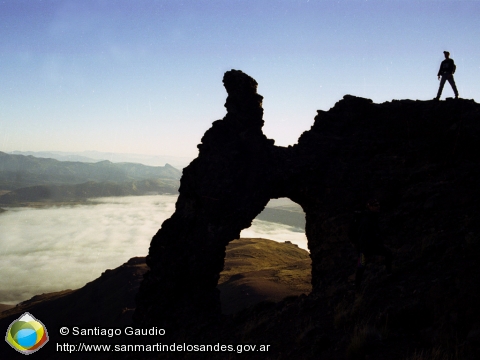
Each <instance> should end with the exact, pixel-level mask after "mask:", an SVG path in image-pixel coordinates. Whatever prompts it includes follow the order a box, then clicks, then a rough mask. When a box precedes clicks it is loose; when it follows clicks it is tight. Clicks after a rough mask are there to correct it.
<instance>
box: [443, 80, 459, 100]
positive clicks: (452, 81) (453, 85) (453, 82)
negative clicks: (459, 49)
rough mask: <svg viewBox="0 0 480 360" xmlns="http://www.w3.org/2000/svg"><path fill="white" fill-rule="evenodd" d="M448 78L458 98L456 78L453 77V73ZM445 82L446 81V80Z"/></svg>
mask: <svg viewBox="0 0 480 360" xmlns="http://www.w3.org/2000/svg"><path fill="white" fill-rule="evenodd" d="M447 80H448V82H449V83H450V85H451V86H452V89H453V92H454V94H455V97H457V98H458V90H457V85H455V80H454V79H453V75H450V76H449V77H447ZM444 83H445V82H444Z"/></svg>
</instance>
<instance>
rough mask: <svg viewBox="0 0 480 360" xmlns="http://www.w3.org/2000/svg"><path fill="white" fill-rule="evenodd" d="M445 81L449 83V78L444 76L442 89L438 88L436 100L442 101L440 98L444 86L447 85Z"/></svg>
mask: <svg viewBox="0 0 480 360" xmlns="http://www.w3.org/2000/svg"><path fill="white" fill-rule="evenodd" d="M445 81H447V77H446V76H445V75H442V78H441V79H440V87H439V88H438V93H437V97H436V99H437V100H438V99H440V96H441V95H442V91H443V86H444V85H445Z"/></svg>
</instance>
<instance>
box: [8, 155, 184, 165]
mask: <svg viewBox="0 0 480 360" xmlns="http://www.w3.org/2000/svg"><path fill="white" fill-rule="evenodd" d="M8 154H11V155H25V156H28V155H31V156H34V157H37V158H49V159H55V160H60V161H80V162H87V163H95V162H99V161H103V160H108V161H111V162H113V163H123V162H132V163H138V164H143V165H148V166H164V165H165V164H170V165H172V166H173V167H175V168H177V169H183V168H184V167H186V166H187V165H188V164H189V163H190V162H191V161H192V160H193V158H190V157H184V156H183V157H182V156H163V155H143V154H127V153H122V154H119V153H109V152H100V151H82V152H68V151H12V152H9V153H8Z"/></svg>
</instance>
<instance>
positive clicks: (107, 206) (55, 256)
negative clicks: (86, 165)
mask: <svg viewBox="0 0 480 360" xmlns="http://www.w3.org/2000/svg"><path fill="white" fill-rule="evenodd" d="M176 199H177V195H155V196H138V197H135V196H130V197H120V198H111V197H110V198H101V199H95V200H94V201H95V203H96V204H95V205H77V206H72V207H50V208H43V209H33V208H7V210H8V211H6V212H4V213H2V214H0V256H1V258H2V262H1V264H0V303H4V304H16V303H18V302H20V301H23V300H27V299H29V298H31V297H32V296H34V295H37V294H42V293H47V292H53V291H59V290H65V289H76V288H79V287H82V286H83V285H85V284H86V283H87V282H89V281H92V280H94V279H96V278H98V277H99V276H100V274H101V273H102V272H103V271H105V270H106V269H112V268H115V267H118V266H120V265H121V264H123V263H124V262H126V261H127V260H128V259H130V258H132V257H134V256H145V255H147V253H148V247H149V244H150V240H151V239H152V236H153V235H154V234H155V233H156V232H157V231H158V229H159V228H160V226H161V224H162V222H163V221H164V220H166V219H167V218H169V217H170V216H171V215H172V213H173V212H174V210H175V201H176ZM241 236H242V237H252V238H255V237H261V238H266V239H272V240H276V241H280V242H284V241H291V242H292V243H294V244H297V245H299V246H300V247H302V248H304V249H307V240H306V237H305V233H304V232H301V231H299V229H298V228H297V229H296V228H293V227H290V226H287V225H282V224H276V223H272V222H268V221H260V220H254V221H253V224H252V226H251V227H250V228H248V229H245V230H243V231H242V233H241Z"/></svg>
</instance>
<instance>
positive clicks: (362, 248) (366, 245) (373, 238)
mask: <svg viewBox="0 0 480 360" xmlns="http://www.w3.org/2000/svg"><path fill="white" fill-rule="evenodd" d="M379 212H380V203H379V202H378V200H377V199H372V200H370V201H368V202H367V210H366V211H365V213H364V214H363V216H362V219H361V220H360V224H359V228H358V242H357V245H356V247H357V251H358V253H359V254H358V261H357V271H356V273H355V288H356V289H357V290H358V289H359V288H360V284H361V282H362V277H363V273H364V272H365V266H366V263H367V261H369V260H370V258H371V257H372V256H374V255H381V256H384V257H385V266H386V270H387V273H388V274H391V273H392V260H393V255H392V252H391V250H390V249H389V248H387V247H386V246H385V245H383V238H382V237H381V236H380V228H379V226H378V214H379Z"/></svg>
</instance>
